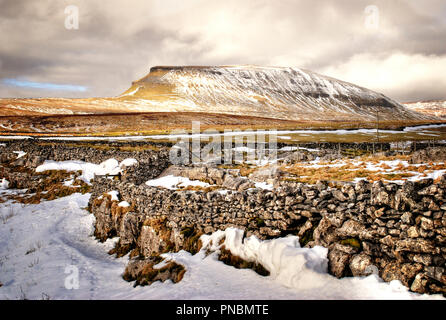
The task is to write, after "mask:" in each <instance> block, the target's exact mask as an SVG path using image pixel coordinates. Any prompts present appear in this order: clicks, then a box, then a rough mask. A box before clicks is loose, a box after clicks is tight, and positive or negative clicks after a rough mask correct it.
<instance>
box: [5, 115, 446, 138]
mask: <svg viewBox="0 0 446 320" xmlns="http://www.w3.org/2000/svg"><path fill="white" fill-rule="evenodd" d="M193 121H198V122H200V130H201V131H204V130H209V129H212V130H215V131H218V132H224V131H225V130H232V131H240V130H244V131H252V130H278V132H277V133H278V141H280V142H285V143H288V142H390V141H426V140H446V128H444V127H442V126H432V128H424V127H422V130H413V129H409V130H408V129H404V128H405V127H408V126H411V127H412V126H420V125H426V124H429V123H432V122H427V121H401V122H398V121H380V122H379V124H377V123H376V122H357V121H354V122H353V121H352V122H348V121H293V120H280V119H270V118H261V117H250V116H240V115H225V114H215V113H194V112H177V113H168V112H151V113H130V114H128V113H112V114H94V115H93V114H89V115H51V116H3V117H0V135H2V136H10V135H25V136H33V137H54V136H56V137H60V136H74V137H78V136H79V137H81V136H90V137H99V136H104V137H120V136H124V137H128V136H137V137H141V138H143V137H145V138H147V139H149V140H151V139H152V140H153V139H154V138H153V137H152V136H155V135H168V134H171V133H176V132H178V131H183V132H191V131H192V122H193ZM435 123H436V124H442V123H445V124H446V120H444V121H437V122H435ZM377 126H379V131H378V135H377V132H376V131H377V130H376V128H377ZM166 139H167V136H166ZM161 140H162V139H161ZM157 141H160V138H159V137H157Z"/></svg>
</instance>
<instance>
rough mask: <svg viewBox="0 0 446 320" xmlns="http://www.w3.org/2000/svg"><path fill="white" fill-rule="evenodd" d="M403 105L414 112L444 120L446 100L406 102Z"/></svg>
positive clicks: (445, 116)
mask: <svg viewBox="0 0 446 320" xmlns="http://www.w3.org/2000/svg"><path fill="white" fill-rule="evenodd" d="M404 105H405V106H406V107H407V108H409V109H410V110H413V111H416V112H420V113H424V114H427V115H434V116H437V117H441V118H443V119H445V118H446V100H432V101H419V102H407V103H404Z"/></svg>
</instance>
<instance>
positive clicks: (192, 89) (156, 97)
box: [119, 66, 429, 121]
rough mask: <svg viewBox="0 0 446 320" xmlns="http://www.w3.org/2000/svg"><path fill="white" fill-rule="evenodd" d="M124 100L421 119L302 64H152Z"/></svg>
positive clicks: (168, 106) (190, 107) (205, 108)
mask: <svg viewBox="0 0 446 320" xmlns="http://www.w3.org/2000/svg"><path fill="white" fill-rule="evenodd" d="M119 98H120V99H122V100H133V99H136V100H144V103H143V102H142V101H141V102H140V105H141V104H145V107H146V108H147V110H148V111H195V112H217V113H230V114H238V115H252V116H261V117H269V118H278V119H290V120H372V121H373V120H375V119H376V116H377V113H378V114H379V118H380V119H382V120H422V119H428V118H429V116H427V115H421V114H419V113H416V112H413V111H410V110H408V109H406V108H405V107H404V106H402V105H401V104H399V103H397V102H395V101H393V100H392V99H390V98H388V97H386V96H384V95H382V94H380V93H376V92H374V91H371V90H368V89H365V88H362V87H359V86H356V85H353V84H350V83H347V82H343V81H340V80H336V79H333V78H330V77H326V76H322V75H319V74H316V73H313V72H311V71H307V70H302V69H297V68H273V67H258V66H221V67H198V66H188V67H153V68H151V70H150V73H149V74H148V75H147V76H146V77H144V78H142V79H140V80H138V81H136V82H133V83H132V86H131V87H130V88H129V89H128V90H127V91H126V92H124V93H123V94H122V95H121V96H120V97H119Z"/></svg>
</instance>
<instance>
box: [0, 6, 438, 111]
mask: <svg viewBox="0 0 446 320" xmlns="http://www.w3.org/2000/svg"><path fill="white" fill-rule="evenodd" d="M76 11H77V12H78V15H77V17H78V19H76ZM0 41H1V46H0V97H17V98H21V97H109V96H118V95H120V94H121V93H122V92H124V91H125V90H126V89H128V88H129V87H130V85H131V82H132V81H135V80H137V79H139V78H141V77H143V76H145V75H146V74H147V73H148V72H149V70H150V68H151V67H153V66H156V65H228V64H229V65H234V64H254V65H262V66H281V67H298V68H303V69H308V70H311V71H314V72H317V73H320V74H324V75H328V76H332V77H335V78H338V79H341V80H344V81H348V82H352V83H355V84H357V85H360V86H363V87H366V88H369V89H372V90H376V91H378V92H381V93H384V94H386V95H387V96H389V97H391V98H393V99H395V100H397V101H400V102H407V101H418V100H430V99H446V76H445V75H446V1H444V0H425V1H419V0H391V1H389V0H375V1H362V0H317V1H314V0H313V1H311V0H280V1H279V0H252V1H251V0H225V1H221V0H149V1H147V0H132V1H128V0H125V1H124V0H107V1H99V0H39V1H28V0H15V1H12V0H0Z"/></svg>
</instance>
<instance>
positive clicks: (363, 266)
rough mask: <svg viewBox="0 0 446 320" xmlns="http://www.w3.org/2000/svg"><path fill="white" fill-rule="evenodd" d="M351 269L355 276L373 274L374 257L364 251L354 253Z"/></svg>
mask: <svg viewBox="0 0 446 320" xmlns="http://www.w3.org/2000/svg"><path fill="white" fill-rule="evenodd" d="M375 268H376V267H375ZM350 270H351V272H352V275H353V276H355V277H360V276H368V275H370V274H372V273H373V270H374V268H372V258H371V257H370V256H368V255H366V254H363V253H361V254H357V255H354V256H353V258H352V259H351V262H350Z"/></svg>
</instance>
